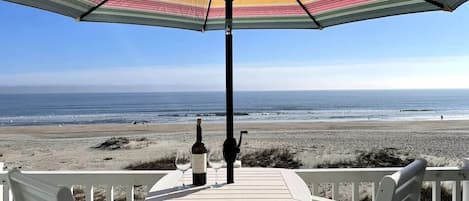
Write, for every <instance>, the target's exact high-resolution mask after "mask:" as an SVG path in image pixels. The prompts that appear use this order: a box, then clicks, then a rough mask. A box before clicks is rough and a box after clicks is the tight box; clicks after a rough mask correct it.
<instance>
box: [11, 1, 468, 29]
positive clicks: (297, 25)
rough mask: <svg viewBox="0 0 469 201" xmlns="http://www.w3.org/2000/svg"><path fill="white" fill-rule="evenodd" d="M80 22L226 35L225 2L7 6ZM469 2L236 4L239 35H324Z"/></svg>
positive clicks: (41, 2) (38, 2)
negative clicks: (333, 29)
mask: <svg viewBox="0 0 469 201" xmlns="http://www.w3.org/2000/svg"><path fill="white" fill-rule="evenodd" d="M7 1H10V2H15V3H19V4H24V5H28V6H33V7H37V8H41V9H45V10H49V11H52V12H55V13H59V14H62V15H66V16H69V17H72V18H74V19H77V20H80V21H95V22H115V23H129V24H143V25H154V26H164V27H174V28H182V29H190V30H197V31H204V30H223V29H225V1H224V0H7ZM465 1H467V0H235V1H233V29H321V28H324V27H329V26H333V25H338V24H343V23H347V22H353V21H359V20H365V19H372V18H379V17H384V16H391V15H398V14H405V13H415V12H423V11H434V10H446V11H453V10H454V9H456V8H457V7H458V6H460V5H461V4H463V3H464V2H465Z"/></svg>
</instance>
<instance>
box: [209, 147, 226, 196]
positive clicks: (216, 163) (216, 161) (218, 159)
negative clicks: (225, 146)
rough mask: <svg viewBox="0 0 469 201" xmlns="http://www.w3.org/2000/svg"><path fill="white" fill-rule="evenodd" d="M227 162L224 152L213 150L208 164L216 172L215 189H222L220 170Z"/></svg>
mask: <svg viewBox="0 0 469 201" xmlns="http://www.w3.org/2000/svg"><path fill="white" fill-rule="evenodd" d="M224 163H225V160H224V158H223V152H222V151H221V150H220V149H212V150H211V151H210V154H209V156H208V164H209V165H210V167H212V168H213V169H214V170H215V185H214V186H213V187H215V188H216V187H220V186H219V185H218V170H219V169H220V168H221V167H222V166H223V164H224Z"/></svg>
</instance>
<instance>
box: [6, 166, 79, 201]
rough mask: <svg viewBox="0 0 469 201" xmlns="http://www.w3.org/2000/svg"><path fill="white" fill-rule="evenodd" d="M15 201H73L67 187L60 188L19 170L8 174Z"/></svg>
mask: <svg viewBox="0 0 469 201" xmlns="http://www.w3.org/2000/svg"><path fill="white" fill-rule="evenodd" d="M8 184H9V185H10V189H11V192H12V193H13V199H14V200H15V201H73V200H74V199H73V196H72V192H71V191H70V189H68V188H65V187H58V186H56V185H52V184H49V183H46V182H43V181H40V180H37V179H35V178H32V177H30V176H27V175H24V174H22V173H21V172H20V171H19V170H18V169H13V170H10V171H9V172H8Z"/></svg>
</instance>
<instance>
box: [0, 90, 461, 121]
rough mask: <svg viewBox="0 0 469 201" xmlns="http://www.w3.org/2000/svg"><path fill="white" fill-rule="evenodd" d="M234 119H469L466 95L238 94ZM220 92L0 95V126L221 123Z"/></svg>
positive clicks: (422, 92)
mask: <svg viewBox="0 0 469 201" xmlns="http://www.w3.org/2000/svg"><path fill="white" fill-rule="evenodd" d="M234 103H235V114H236V116H235V121H239V122H240V121H242V122H255V121H312V122H321V121H407V120H439V119H440V116H441V115H443V116H444V119H445V120H456V119H469V90H347V91H268V92H267V91H256V92H235V101H234ZM224 110H225V99H224V93H223V92H158V93H73V94H72V93H71V94H0V125H1V126H19V125H61V124H99V123H132V122H147V123H186V122H195V119H196V118H202V119H203V120H204V121H209V122H223V121H224V120H225V112H224Z"/></svg>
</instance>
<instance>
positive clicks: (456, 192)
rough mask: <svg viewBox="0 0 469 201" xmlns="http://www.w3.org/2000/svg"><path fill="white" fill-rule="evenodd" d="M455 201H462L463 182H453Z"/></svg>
mask: <svg viewBox="0 0 469 201" xmlns="http://www.w3.org/2000/svg"><path fill="white" fill-rule="evenodd" d="M452 197H453V201H461V182H460V181H453V193H452Z"/></svg>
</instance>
